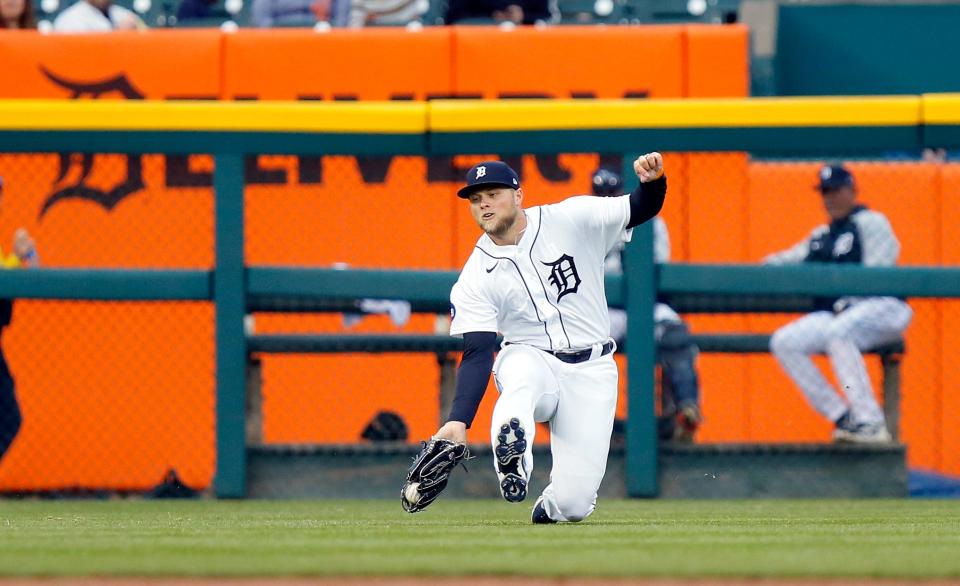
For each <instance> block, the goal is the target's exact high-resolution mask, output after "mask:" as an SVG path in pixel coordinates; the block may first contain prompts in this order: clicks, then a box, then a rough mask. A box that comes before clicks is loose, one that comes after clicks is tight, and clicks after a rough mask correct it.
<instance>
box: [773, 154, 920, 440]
mask: <svg viewBox="0 0 960 586" xmlns="http://www.w3.org/2000/svg"><path fill="white" fill-rule="evenodd" d="M817 188H818V189H819V190H820V193H821V195H822V196H823V205H824V208H825V209H826V212H827V215H828V216H829V219H830V223H829V224H824V225H821V226H818V227H817V228H815V229H814V230H813V232H812V233H811V234H810V236H809V237H807V238H805V239H804V240H803V241H801V242H800V243H798V244H797V245H795V246H793V247H792V248H789V249H788V250H785V251H783V252H779V253H776V254H772V255H770V256H768V257H767V258H765V259H764V262H765V263H767V264H790V263H802V262H817V263H840V264H862V265H864V266H875V267H883V266H893V265H895V264H896V262H897V256H898V255H899V254H900V243H899V242H898V241H897V237H896V236H895V235H894V234H893V229H892V228H891V227H890V222H889V221H888V220H887V218H886V216H884V215H883V214H881V213H880V212H877V211H874V210H871V209H869V208H867V207H866V206H864V205H860V204H858V203H857V201H856V199H857V190H856V184H855V182H854V178H853V175H851V174H850V172H849V171H848V170H847V169H846V168H845V167H843V166H841V165H828V166H824V167H823V168H821V169H820V183H819V185H818V186H817ZM912 316H913V311H912V310H911V309H910V306H909V305H907V304H906V302H904V301H903V300H902V299H897V298H895V297H840V298H839V299H817V300H816V308H815V311H813V312H812V313H809V314H807V315H805V316H804V317H801V318H800V319H798V320H796V321H794V322H792V323H789V324H787V325H785V326H783V327H782V328H780V329H779V330H777V331H776V332H775V333H774V335H773V337H772V338H771V339H770V350H771V352H773V354H774V356H776V358H777V360H778V361H779V362H780V364H781V365H782V366H783V368H784V370H786V371H787V374H789V375H790V377H791V378H792V379H793V380H794V382H796V383H797V386H799V387H800V389H802V390H803V393H804V395H806V397H807V400H808V401H809V402H810V404H811V405H812V406H813V408H814V409H816V410H817V411H818V412H819V413H820V414H821V415H823V416H824V417H826V418H828V419H829V420H830V421H832V422H834V425H835V429H834V432H833V437H834V439H835V440H836V441H841V442H857V443H877V442H887V441H890V432H889V431H888V430H887V427H886V422H885V421H884V417H883V411H882V410H881V409H880V406H879V405H878V404H877V400H876V398H875V397H874V394H873V387H872V385H871V384H870V377H869V376H868V375H867V368H866V365H865V364H864V360H863V354H861V352H862V351H864V350H868V349H870V348H874V347H876V346H880V345H883V344H887V343H890V342H894V341H896V340H898V339H899V338H900V337H901V336H902V335H903V331H904V330H905V329H906V327H907V325H909V323H910V319H911V318H912ZM820 352H826V353H827V354H828V355H829V356H830V362H831V364H832V365H833V369H834V371H835V372H836V375H837V379H838V381H839V382H840V385H841V386H842V387H843V389H844V395H846V401H844V399H843V398H842V397H841V396H840V394H839V393H837V391H836V389H834V388H833V387H832V386H831V385H830V383H829V382H827V379H826V378H824V376H823V374H822V373H821V372H820V371H819V370H818V369H817V367H816V365H814V363H813V360H811V358H810V355H811V354H817V353H820Z"/></svg>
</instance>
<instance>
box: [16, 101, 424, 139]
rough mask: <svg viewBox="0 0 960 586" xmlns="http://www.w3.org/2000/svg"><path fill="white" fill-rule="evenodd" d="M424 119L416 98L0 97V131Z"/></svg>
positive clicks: (414, 128) (353, 128)
mask: <svg viewBox="0 0 960 586" xmlns="http://www.w3.org/2000/svg"><path fill="white" fill-rule="evenodd" d="M426 123H427V105H426V104H425V103H416V102H406V103H403V104H397V103H392V102H364V103H351V104H343V103H316V102H201V101H177V102H163V101H119V100H102V101H101V100H97V101H93V100H0V130H64V131H67V130H144V131H146V130H151V131H157V130H175V131H194V132H211V131H220V132H306V133H322V132H330V133H360V134H367V133H369V134H375V133H386V134H423V133H424V132H426V131H427V125H426Z"/></svg>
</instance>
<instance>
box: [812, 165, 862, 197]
mask: <svg viewBox="0 0 960 586" xmlns="http://www.w3.org/2000/svg"><path fill="white" fill-rule="evenodd" d="M853 186H854V184H853V174H852V173H850V171H848V170H847V168H846V167H844V166H843V165H824V166H823V167H821V168H820V183H818V184H817V185H816V188H817V189H819V190H820V191H821V193H822V192H825V191H836V190H838V189H841V188H844V187H850V188H852V187H853Z"/></svg>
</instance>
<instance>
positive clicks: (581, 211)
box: [555, 195, 633, 253]
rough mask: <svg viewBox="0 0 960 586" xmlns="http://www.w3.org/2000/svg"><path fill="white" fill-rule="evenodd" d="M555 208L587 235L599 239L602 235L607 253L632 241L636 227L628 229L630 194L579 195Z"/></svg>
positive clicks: (601, 238)
mask: <svg viewBox="0 0 960 586" xmlns="http://www.w3.org/2000/svg"><path fill="white" fill-rule="evenodd" d="M555 208H556V209H557V210H558V211H560V212H561V213H563V214H566V215H567V216H568V217H569V218H570V219H571V220H572V221H573V222H574V223H575V224H577V225H578V226H580V227H581V228H583V232H584V237H586V238H596V237H597V235H599V237H600V240H601V241H602V243H603V247H604V248H603V249H604V252H605V253H606V252H609V251H610V250H612V249H613V248H614V247H615V246H616V245H617V244H619V243H622V242H629V241H630V237H631V236H632V232H633V230H627V224H628V223H629V222H630V196H629V195H621V196H618V197H595V196H592V195H578V196H575V197H571V198H568V199H565V200H563V201H562V202H560V203H558V204H556V206H555Z"/></svg>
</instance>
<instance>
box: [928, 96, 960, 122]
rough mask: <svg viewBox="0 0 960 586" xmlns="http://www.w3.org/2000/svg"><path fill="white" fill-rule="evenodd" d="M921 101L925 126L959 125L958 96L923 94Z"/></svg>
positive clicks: (959, 109) (959, 98)
mask: <svg viewBox="0 0 960 586" xmlns="http://www.w3.org/2000/svg"><path fill="white" fill-rule="evenodd" d="M922 100H923V121H924V123H925V124H960V94H925V95H924V96H922Z"/></svg>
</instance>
